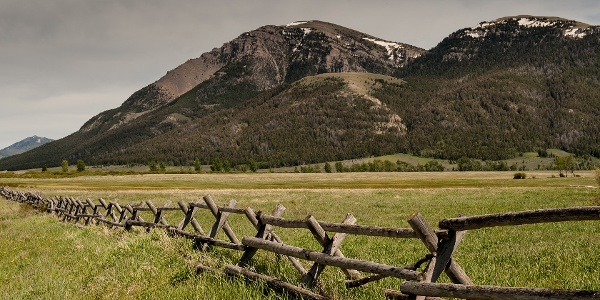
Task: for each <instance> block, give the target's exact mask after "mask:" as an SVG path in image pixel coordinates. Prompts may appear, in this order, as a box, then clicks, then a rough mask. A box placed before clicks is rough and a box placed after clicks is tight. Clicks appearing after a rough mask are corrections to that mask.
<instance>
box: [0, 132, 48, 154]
mask: <svg viewBox="0 0 600 300" xmlns="http://www.w3.org/2000/svg"><path fill="white" fill-rule="evenodd" d="M52 141H54V140H53V139H49V138H45V137H39V136H37V135H34V136H32V137H28V138H26V139H24V140H22V141H20V142H16V143H14V144H12V145H10V146H8V147H6V148H4V149H2V150H0V158H4V157H9V156H12V155H17V154H21V153H23V152H26V151H29V150H31V149H34V148H37V147H39V146H41V145H43V144H46V143H49V142H52Z"/></svg>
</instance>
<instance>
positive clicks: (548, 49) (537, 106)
mask: <svg viewBox="0 0 600 300" xmlns="http://www.w3.org/2000/svg"><path fill="white" fill-rule="evenodd" d="M599 58H600V28H599V27H597V26H589V25H587V24H582V23H578V22H575V21H569V20H565V19H560V18H556V17H533V16H517V17H506V18H502V19H498V20H495V21H492V22H482V23H480V24H479V25H477V26H475V27H472V28H465V29H461V30H458V31H456V32H454V33H453V34H451V35H450V36H449V37H448V38H446V39H444V40H443V41H442V42H440V43H439V44H438V45H437V46H436V47H435V48H433V49H431V50H430V51H428V52H427V53H426V54H425V55H423V56H421V57H420V58H418V59H416V60H414V61H413V62H412V63H411V64H410V65H409V66H407V68H404V69H401V70H399V73H398V75H399V76H402V77H404V79H405V80H406V81H407V82H408V84H407V85H405V86H404V88H403V89H402V90H401V91H393V92H390V93H391V94H390V95H389V96H388V97H386V96H384V95H379V97H381V98H384V99H387V98H390V101H392V102H393V101H394V100H393V99H398V98H410V99H411V101H412V102H414V103H416V104H418V105H410V106H407V107H406V109H408V113H407V115H406V116H407V117H406V122H407V124H408V127H409V132H410V135H411V141H412V143H411V146H410V147H408V148H407V149H405V151H409V152H416V153H421V154H424V155H433V156H436V157H443V158H451V159H457V158H459V157H461V156H470V157H478V158H483V159H504V158H508V157H512V156H514V155H516V154H517V153H518V152H523V151H535V150H536V149H537V148H539V149H545V148H552V147H556V148H561V149H563V150H567V151H570V152H574V153H577V154H581V155H584V154H591V155H594V156H598V155H600V147H599V142H600V140H599V136H600V118H599V116H600V115H599V113H600V92H599V91H600V60H599Z"/></svg>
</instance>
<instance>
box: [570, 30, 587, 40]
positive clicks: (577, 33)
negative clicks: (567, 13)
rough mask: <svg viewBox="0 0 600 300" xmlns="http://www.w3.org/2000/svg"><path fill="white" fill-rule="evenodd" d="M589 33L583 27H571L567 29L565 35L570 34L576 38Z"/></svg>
mask: <svg viewBox="0 0 600 300" xmlns="http://www.w3.org/2000/svg"><path fill="white" fill-rule="evenodd" d="M586 35H587V33H586V32H585V30H584V29H582V28H569V29H567V30H565V36H570V37H574V38H583V37H584V36H586Z"/></svg>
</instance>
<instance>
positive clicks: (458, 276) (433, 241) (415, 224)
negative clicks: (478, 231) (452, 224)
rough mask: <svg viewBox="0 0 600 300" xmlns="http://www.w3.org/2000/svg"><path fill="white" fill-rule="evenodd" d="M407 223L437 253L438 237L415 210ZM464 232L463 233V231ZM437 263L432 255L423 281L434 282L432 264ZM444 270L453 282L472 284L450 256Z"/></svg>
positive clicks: (426, 245)
mask: <svg viewBox="0 0 600 300" xmlns="http://www.w3.org/2000/svg"><path fill="white" fill-rule="evenodd" d="M407 221H408V224H409V225H410V227H411V228H412V229H413V230H414V231H415V233H416V235H417V236H418V237H419V239H421V241H422V242H423V244H425V247H426V248H427V250H429V252H431V253H432V254H437V252H438V237H437V235H436V234H435V232H434V231H433V229H431V227H430V226H429V224H427V222H426V221H425V218H423V216H422V215H421V214H420V213H418V212H415V213H413V214H412V215H410V217H409V218H408V220H407ZM463 234H464V233H463ZM436 263H437V257H435V256H434V257H433V258H432V259H431V261H430V262H429V266H428V267H427V270H425V279H424V280H423V281H425V282H435V281H434V280H432V279H433V276H434V275H433V272H434V266H435V265H436ZM444 272H445V273H446V274H447V275H448V277H449V278H450V279H451V280H452V282H454V283H460V284H473V282H472V281H471V278H469V276H467V274H466V273H465V271H464V270H463V268H461V267H460V265H459V264H458V263H457V262H456V261H455V260H454V259H453V258H452V257H450V261H449V263H448V266H447V268H445V269H444ZM436 279H437V278H436ZM421 299H422V298H417V300H421Z"/></svg>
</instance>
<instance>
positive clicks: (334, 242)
mask: <svg viewBox="0 0 600 300" xmlns="http://www.w3.org/2000/svg"><path fill="white" fill-rule="evenodd" d="M305 222H306V226H307V227H308V229H309V230H310V232H311V233H312V235H313V236H314V237H315V239H316V240H317V241H318V242H319V244H321V246H323V253H325V254H328V255H335V256H339V257H344V254H343V253H342V252H341V251H340V250H339V247H340V245H341V244H342V241H343V240H344V238H345V237H346V235H347V233H339V232H338V233H335V234H334V237H333V238H329V237H328V236H327V233H326V232H325V230H324V229H323V228H322V227H321V225H320V224H319V222H318V221H317V219H315V217H313V216H311V215H309V216H307V217H306V219H305ZM354 223H356V218H355V217H354V216H353V215H352V214H347V215H346V219H345V220H344V222H342V225H351V224H354ZM324 268H325V265H324V264H320V263H314V264H313V266H312V267H311V268H310V270H309V271H308V273H307V274H306V275H305V276H304V278H303V280H302V282H303V283H304V284H306V285H308V286H312V285H313V284H314V282H315V281H316V280H317V278H318V277H319V275H320V274H321V272H323V269H324ZM342 272H344V274H345V275H346V277H347V278H360V277H361V274H360V272H358V271H356V270H348V269H344V268H342Z"/></svg>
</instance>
